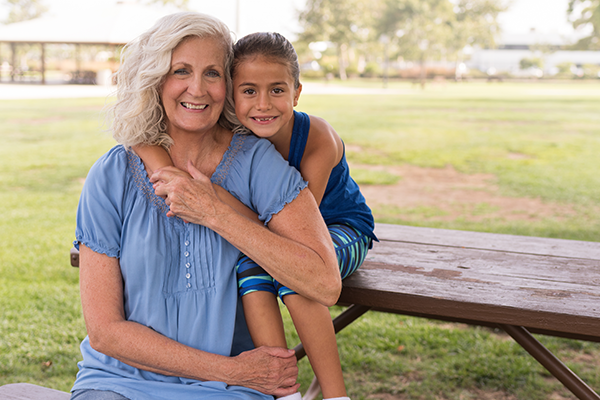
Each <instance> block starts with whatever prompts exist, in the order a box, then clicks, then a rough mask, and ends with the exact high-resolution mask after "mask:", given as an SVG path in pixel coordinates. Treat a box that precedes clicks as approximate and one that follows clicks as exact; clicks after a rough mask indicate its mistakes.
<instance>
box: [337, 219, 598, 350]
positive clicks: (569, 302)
mask: <svg viewBox="0 0 600 400" xmlns="http://www.w3.org/2000/svg"><path fill="white" fill-rule="evenodd" d="M375 233H376V235H377V236H378V237H379V239H380V242H379V243H375V244H374V247H373V249H372V250H371V251H370V252H369V254H368V255H367V259H366V261H365V263H364V265H363V266H362V267H361V268H360V269H359V270H358V271H357V272H355V273H354V275H352V276H350V277H349V278H347V279H346V280H344V289H343V291H342V296H341V298H340V302H341V303H346V304H347V303H355V304H362V305H367V306H371V307H373V308H375V309H379V310H383V311H389V312H397V313H402V314H407V315H416V316H423V317H427V318H437V319H443V320H450V321H457V322H466V323H474V324H479V325H491V326H494V325H495V324H498V323H501V324H509V325H518V326H524V327H526V328H528V329H530V330H531V331H532V332H537V333H545V334H551V335H555V336H564V337H571V338H575V339H584V340H592V341H600V243H596V242H583V241H574V240H562V239H547V238H537V237H525V236H515V235H504V234H492V233H479V232H466V231H454V230H446V229H432V228H419V227H410V226H402V225H388V224H377V226H376V230H375Z"/></svg>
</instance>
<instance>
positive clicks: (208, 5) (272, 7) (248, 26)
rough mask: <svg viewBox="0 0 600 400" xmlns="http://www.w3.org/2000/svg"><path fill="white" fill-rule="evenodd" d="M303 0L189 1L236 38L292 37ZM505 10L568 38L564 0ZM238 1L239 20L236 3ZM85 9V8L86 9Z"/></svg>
mask: <svg viewBox="0 0 600 400" xmlns="http://www.w3.org/2000/svg"><path fill="white" fill-rule="evenodd" d="M42 1H43V2H44V4H46V5H47V6H48V7H49V8H50V12H51V13H72V14H76V13H77V12H82V10H85V9H86V5H90V6H91V5H94V4H96V5H97V4H98V3H100V2H104V3H115V1H117V0H42ZM305 1H306V0H219V1H212V0H190V8H191V9H192V10H194V11H199V12H204V13H207V14H212V15H214V16H216V17H218V18H219V19H221V20H222V21H223V22H225V23H226V24H227V25H228V26H229V27H230V28H231V30H232V31H234V32H235V33H236V35H237V37H241V36H244V35H245V34H248V33H251V32H256V31H276V32H280V33H281V34H283V35H284V36H286V37H288V38H289V39H291V40H294V39H295V37H296V34H297V33H298V32H299V30H300V26H299V24H298V22H297V21H298V13H299V10H301V9H302V8H303V7H304V4H305ZM509 1H511V4H510V6H509V9H508V11H507V12H505V13H502V14H501V15H500V16H499V22H500V24H501V26H502V29H503V31H504V32H506V33H508V34H523V33H526V32H529V31H531V30H532V29H535V30H536V31H537V32H538V33H541V34H549V35H560V36H562V37H572V36H573V35H574V31H573V28H572V26H571V25H570V24H569V22H568V20H567V16H566V10H567V5H568V0H509ZM238 4H239V20H238V19H237V18H236V12H235V9H236V6H237V5H238ZM88 9H89V8H88ZM7 13H8V10H7V6H6V2H5V1H4V0H0V20H2V19H4V18H5V17H6V15H7Z"/></svg>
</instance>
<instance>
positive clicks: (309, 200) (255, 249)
mask: <svg viewBox="0 0 600 400" xmlns="http://www.w3.org/2000/svg"><path fill="white" fill-rule="evenodd" d="M188 171H190V173H191V174H192V176H193V179H188V178H185V177H183V176H181V175H178V174H177V172H176V170H175V168H173V169H162V170H159V171H157V172H155V173H154V175H153V176H152V181H154V182H157V184H156V194H158V195H166V196H167V200H166V201H167V205H169V207H170V211H169V213H167V215H177V216H178V217H180V218H182V219H184V220H186V221H189V222H193V223H196V224H199V225H204V226H206V227H208V228H210V229H212V230H214V231H215V232H217V233H218V234H220V235H221V236H222V237H223V238H224V239H225V240H227V241H228V242H229V243H231V244H232V245H234V246H235V247H237V248H238V249H239V250H240V251H241V252H242V253H244V254H246V255H247V256H248V257H250V258H251V259H252V260H254V261H255V262H256V263H257V264H258V265H260V266H261V267H263V268H264V269H265V270H266V271H267V272H268V273H269V274H270V275H271V276H272V277H273V278H274V279H276V280H278V281H279V282H281V283H282V284H283V285H285V286H287V287H289V288H290V289H292V290H294V291H296V292H297V293H298V294H301V295H303V296H304V297H307V298H309V299H311V300H314V301H317V302H319V303H321V304H323V305H326V306H332V305H334V304H335V303H336V302H337V300H338V298H339V295H340V292H341V288H342V282H341V278H340V272H339V267H338V264H337V258H336V255H335V251H334V249H333V243H332V241H331V237H330V236H329V232H328V230H327V226H326V225H325V222H324V221H323V217H322V216H321V213H320V212H319V208H318V206H317V204H316V202H315V199H314V198H313V196H312V194H311V193H310V191H308V190H302V191H301V192H300V194H299V195H298V197H296V199H295V200H293V201H292V202H290V203H288V204H287V205H285V206H284V207H283V209H282V210H281V211H279V213H277V214H275V215H273V216H272V218H271V220H270V222H269V228H268V229H267V228H265V227H263V226H258V225H257V224H252V223H250V222H248V220H247V219H245V218H243V217H241V216H240V215H239V214H238V213H236V212H234V211H233V210H231V208H230V207H228V206H226V205H225V204H224V203H222V202H220V201H219V200H218V198H217V197H216V194H215V193H214V190H213V189H212V185H211V184H210V180H209V179H208V178H207V177H206V176H205V175H203V174H202V173H201V172H200V171H198V170H197V169H196V168H194V166H193V165H191V163H190V164H189V165H188Z"/></svg>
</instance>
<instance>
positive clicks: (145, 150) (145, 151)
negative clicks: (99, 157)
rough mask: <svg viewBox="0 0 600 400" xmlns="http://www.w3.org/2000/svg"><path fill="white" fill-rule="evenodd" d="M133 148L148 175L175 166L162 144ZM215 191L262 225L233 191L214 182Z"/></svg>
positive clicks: (225, 201) (243, 213) (222, 199)
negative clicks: (230, 191)
mask: <svg viewBox="0 0 600 400" xmlns="http://www.w3.org/2000/svg"><path fill="white" fill-rule="evenodd" d="M133 150H134V151H135V152H136V154H137V155H138V156H139V157H140V158H141V159H142V161H143V163H144V165H145V166H146V169H147V170H148V176H151V175H152V174H153V173H154V171H156V170H159V169H161V168H165V167H171V166H173V161H172V160H171V156H170V155H169V153H168V152H167V151H166V150H165V149H164V147H162V146H146V145H141V144H140V145H136V146H133ZM182 173H185V174H186V175H187V176H190V175H189V174H187V173H186V172H185V171H182ZM213 187H214V189H215V192H216V193H217V195H218V196H219V199H221V201H222V202H224V203H225V204H227V205H229V206H230V207H231V208H233V209H234V210H236V211H237V212H239V213H240V214H242V215H243V216H245V217H246V218H248V219H250V220H251V221H253V222H256V223H257V224H260V225H262V222H261V221H260V220H259V219H258V215H257V214H256V213H255V212H254V211H252V210H251V209H249V208H248V207H246V205H245V204H243V203H242V202H241V201H239V200H238V199H236V198H235V197H234V196H233V195H232V194H231V193H229V192H228V191H227V190H225V189H223V188H222V187H221V186H219V185H216V184H213Z"/></svg>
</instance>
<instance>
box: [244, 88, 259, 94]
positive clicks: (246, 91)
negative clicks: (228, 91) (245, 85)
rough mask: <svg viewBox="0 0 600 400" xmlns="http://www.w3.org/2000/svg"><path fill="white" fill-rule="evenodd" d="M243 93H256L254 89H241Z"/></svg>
mask: <svg viewBox="0 0 600 400" xmlns="http://www.w3.org/2000/svg"><path fill="white" fill-rule="evenodd" d="M243 93H244V94H250V95H252V94H256V91H255V90H254V89H246V90H244V91H243Z"/></svg>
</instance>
